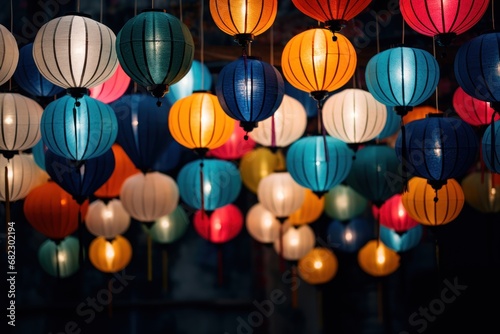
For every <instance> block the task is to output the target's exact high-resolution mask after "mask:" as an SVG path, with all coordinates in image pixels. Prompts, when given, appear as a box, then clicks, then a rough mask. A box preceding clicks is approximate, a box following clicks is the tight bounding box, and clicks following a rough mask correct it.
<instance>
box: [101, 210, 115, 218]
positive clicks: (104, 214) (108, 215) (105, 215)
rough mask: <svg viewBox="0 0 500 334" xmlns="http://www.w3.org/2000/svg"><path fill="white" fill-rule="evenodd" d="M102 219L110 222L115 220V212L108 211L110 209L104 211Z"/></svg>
mask: <svg viewBox="0 0 500 334" xmlns="http://www.w3.org/2000/svg"><path fill="white" fill-rule="evenodd" d="M102 218H103V219H104V220H109V219H111V218H113V211H112V210H110V209H108V208H106V209H104V210H103V211H102Z"/></svg>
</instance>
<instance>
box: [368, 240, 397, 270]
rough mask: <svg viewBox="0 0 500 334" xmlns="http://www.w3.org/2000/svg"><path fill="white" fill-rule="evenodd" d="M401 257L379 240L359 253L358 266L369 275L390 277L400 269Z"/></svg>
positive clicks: (373, 241)
mask: <svg viewBox="0 0 500 334" xmlns="http://www.w3.org/2000/svg"><path fill="white" fill-rule="evenodd" d="M399 260H400V256H399V255H398V253H397V252H395V251H394V250H392V249H390V248H389V247H387V246H386V245H384V244H383V243H382V242H379V241H378V240H371V241H369V242H368V243H366V245H364V246H363V247H362V248H361V249H360V250H359V252H358V264H359V266H360V267H361V269H362V270H363V271H364V272H366V273H367V274H369V275H371V276H375V277H383V276H388V275H390V274H392V273H394V272H395V271H396V270H397V269H398V268H399Z"/></svg>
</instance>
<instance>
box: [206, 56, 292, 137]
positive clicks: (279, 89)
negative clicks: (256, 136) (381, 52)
mask: <svg viewBox="0 0 500 334" xmlns="http://www.w3.org/2000/svg"><path fill="white" fill-rule="evenodd" d="M215 92H216V94H217V98H218V99H219V102H220V104H221V107H222V109H223V110H224V112H225V113H226V114H227V115H229V116H230V117H231V118H233V119H235V120H237V121H240V126H241V127H242V128H243V129H244V130H245V131H246V132H250V131H252V130H253V129H254V128H255V127H256V126H257V124H256V123H257V122H259V121H263V120H265V119H267V118H269V117H271V116H272V115H273V114H274V113H275V112H276V110H277V109H278V107H279V106H280V105H281V102H282V101H283V96H284V95H285V83H284V82H283V78H282V76H281V73H280V72H278V70H277V69H276V68H275V67H274V66H272V65H271V64H268V63H266V62H264V61H262V60H260V59H258V58H257V57H250V56H242V57H239V58H238V59H236V60H234V61H232V62H230V63H229V64H227V65H225V66H224V67H223V68H222V70H221V71H220V73H219V75H218V79H217V84H216V86H215Z"/></svg>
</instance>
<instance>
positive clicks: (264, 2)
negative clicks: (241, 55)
mask: <svg viewBox="0 0 500 334" xmlns="http://www.w3.org/2000/svg"><path fill="white" fill-rule="evenodd" d="M277 12H278V1H277V0H247V1H241V0H229V1H223V0H210V15H211V16H212V19H213V20H214V23H215V24H216V25H217V27H218V28H219V29H220V30H222V31H223V32H224V33H226V34H228V35H230V36H232V37H233V38H234V40H235V41H236V42H238V44H240V45H242V46H246V45H247V44H248V43H250V42H252V41H253V39H254V37H255V36H258V35H260V34H262V33H263V32H265V31H267V30H268V29H269V28H270V27H271V26H272V24H273V23H274V20H275V19H276V14H277Z"/></svg>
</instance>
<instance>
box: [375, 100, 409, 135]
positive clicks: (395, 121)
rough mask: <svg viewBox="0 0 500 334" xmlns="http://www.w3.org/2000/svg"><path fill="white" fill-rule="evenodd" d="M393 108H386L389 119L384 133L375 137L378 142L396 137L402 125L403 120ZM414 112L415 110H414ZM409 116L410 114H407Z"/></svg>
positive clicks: (381, 132)
mask: <svg viewBox="0 0 500 334" xmlns="http://www.w3.org/2000/svg"><path fill="white" fill-rule="evenodd" d="M392 109H393V108H390V107H387V106H386V113H387V117H386V120H385V125H384V128H383V129H382V131H380V133H379V134H378V135H377V136H376V137H375V139H376V140H379V141H380V140H385V139H388V138H389V137H391V136H393V135H395V134H396V133H397V132H398V131H399V129H400V125H401V118H400V117H398V115H397V114H396V113H395V112H394V110H392ZM413 111H414V110H413ZM407 115H408V114H407Z"/></svg>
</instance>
